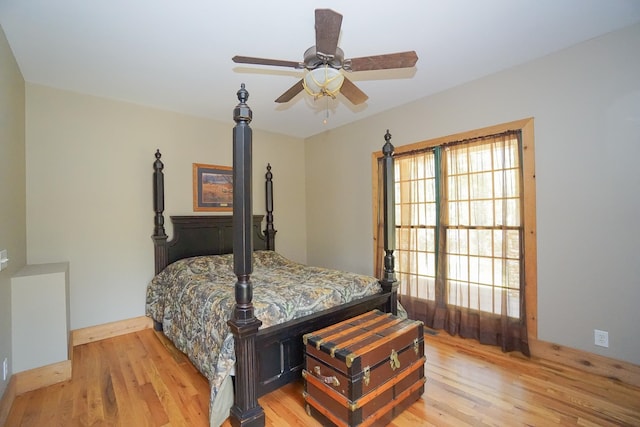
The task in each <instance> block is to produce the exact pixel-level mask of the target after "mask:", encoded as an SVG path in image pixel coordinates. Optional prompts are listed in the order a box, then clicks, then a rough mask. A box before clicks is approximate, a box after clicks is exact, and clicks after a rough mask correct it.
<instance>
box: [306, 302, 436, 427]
mask: <svg viewBox="0 0 640 427" xmlns="http://www.w3.org/2000/svg"><path fill="white" fill-rule="evenodd" d="M303 340H304V346H305V369H304V370H303V372H302V375H303V378H304V382H305V387H304V388H305V391H304V399H305V402H306V407H307V413H309V414H310V415H313V416H315V417H316V418H318V419H320V420H321V421H325V422H326V421H330V422H331V423H332V424H335V425H338V426H369V425H381V426H382V425H386V424H388V423H389V422H391V420H392V419H393V418H394V417H395V416H396V415H397V414H399V413H400V412H401V411H403V410H404V409H406V408H407V407H408V406H410V405H411V404H412V403H413V402H415V401H416V400H418V399H419V398H420V396H421V395H422V393H423V392H424V382H425V377H424V363H425V356H424V334H423V324H422V322H418V321H414V320H409V319H401V318H399V317H397V316H393V315H391V314H388V313H382V312H381V311H379V310H374V311H370V312H368V313H365V314H363V315H360V316H357V317H354V318H352V319H348V320H345V321H344V322H340V323H337V324H335V325H332V326H329V327H327V328H324V329H321V330H319V331H316V332H312V333H309V334H306V335H305V336H304V337H303Z"/></svg>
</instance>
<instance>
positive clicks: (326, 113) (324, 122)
mask: <svg viewBox="0 0 640 427" xmlns="http://www.w3.org/2000/svg"><path fill="white" fill-rule="evenodd" d="M325 99H326V101H327V104H326V105H327V109H326V110H325V116H324V120H323V121H322V124H323V125H326V124H327V121H329V97H328V96H325Z"/></svg>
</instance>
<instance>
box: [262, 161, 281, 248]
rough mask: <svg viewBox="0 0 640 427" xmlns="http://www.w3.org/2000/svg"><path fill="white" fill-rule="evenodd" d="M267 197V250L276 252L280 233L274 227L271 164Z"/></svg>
mask: <svg viewBox="0 0 640 427" xmlns="http://www.w3.org/2000/svg"><path fill="white" fill-rule="evenodd" d="M265 178H266V182H265V197H266V205H267V228H266V229H265V230H264V235H265V236H266V238H267V250H269V251H275V250H276V233H277V232H278V231H277V230H276V229H275V228H274V227H273V174H272V173H271V163H267V173H266V174H265Z"/></svg>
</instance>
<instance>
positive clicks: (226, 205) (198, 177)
mask: <svg viewBox="0 0 640 427" xmlns="http://www.w3.org/2000/svg"><path fill="white" fill-rule="evenodd" d="M193 210H194V211H196V212H197V211H220V212H228V211H233V169H232V168H231V167H229V166H217V165H204V164H202V163H194V164H193Z"/></svg>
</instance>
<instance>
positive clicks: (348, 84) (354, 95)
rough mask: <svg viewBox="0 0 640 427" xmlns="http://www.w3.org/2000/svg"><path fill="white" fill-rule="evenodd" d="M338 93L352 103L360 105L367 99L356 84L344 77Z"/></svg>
mask: <svg viewBox="0 0 640 427" xmlns="http://www.w3.org/2000/svg"><path fill="white" fill-rule="evenodd" d="M340 93H342V94H343V95H344V96H345V98H347V99H348V100H349V101H351V103H352V104H353V105H360V104H362V103H363V102H365V101H366V100H367V99H369V97H368V96H367V94H366V93H364V92H363V91H361V90H360V89H359V88H358V86H356V85H355V84H353V82H352V81H351V80H349V79H348V78H346V77H345V78H344V82H343V83H342V87H341V88H340Z"/></svg>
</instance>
